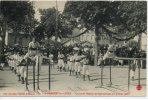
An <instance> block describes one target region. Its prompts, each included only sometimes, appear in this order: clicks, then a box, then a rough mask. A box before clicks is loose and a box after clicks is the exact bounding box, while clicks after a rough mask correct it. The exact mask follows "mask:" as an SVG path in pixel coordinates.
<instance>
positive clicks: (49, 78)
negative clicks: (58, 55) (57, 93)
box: [48, 60, 50, 91]
mask: <svg viewBox="0 0 148 100" xmlns="http://www.w3.org/2000/svg"><path fill="white" fill-rule="evenodd" d="M48 75H49V76H48V78H49V80H48V81H49V82H48V86H49V91H50V60H49V68H48Z"/></svg>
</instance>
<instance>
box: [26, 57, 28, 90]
mask: <svg viewBox="0 0 148 100" xmlns="http://www.w3.org/2000/svg"><path fill="white" fill-rule="evenodd" d="M26 90H27V91H28V59H27V60H26Z"/></svg>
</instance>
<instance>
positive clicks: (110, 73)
mask: <svg viewBox="0 0 148 100" xmlns="http://www.w3.org/2000/svg"><path fill="white" fill-rule="evenodd" d="M109 62H110V67H109V69H110V70H109V71H110V87H111V85H112V79H111V78H112V74H111V64H112V62H111V59H109Z"/></svg>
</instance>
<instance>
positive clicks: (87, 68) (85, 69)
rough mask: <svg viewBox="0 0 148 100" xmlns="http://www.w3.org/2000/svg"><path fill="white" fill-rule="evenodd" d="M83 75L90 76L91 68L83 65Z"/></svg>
mask: <svg viewBox="0 0 148 100" xmlns="http://www.w3.org/2000/svg"><path fill="white" fill-rule="evenodd" d="M82 74H83V75H89V67H88V65H83V68H82Z"/></svg>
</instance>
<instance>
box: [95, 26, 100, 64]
mask: <svg viewBox="0 0 148 100" xmlns="http://www.w3.org/2000/svg"><path fill="white" fill-rule="evenodd" d="M95 35H96V36H95V58H94V65H95V66H97V64H98V53H99V52H98V39H99V33H98V27H97V26H95Z"/></svg>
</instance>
